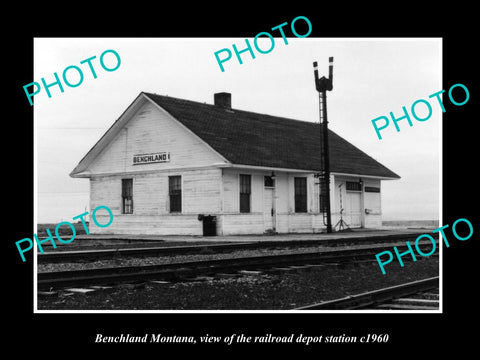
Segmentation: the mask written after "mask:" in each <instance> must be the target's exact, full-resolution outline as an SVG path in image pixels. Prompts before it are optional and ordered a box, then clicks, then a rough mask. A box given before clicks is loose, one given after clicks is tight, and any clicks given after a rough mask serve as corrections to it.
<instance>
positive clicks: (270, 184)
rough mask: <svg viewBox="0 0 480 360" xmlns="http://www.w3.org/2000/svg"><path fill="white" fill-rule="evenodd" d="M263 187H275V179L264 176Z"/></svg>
mask: <svg viewBox="0 0 480 360" xmlns="http://www.w3.org/2000/svg"><path fill="white" fill-rule="evenodd" d="M263 182H264V185H265V187H275V179H274V178H273V177H272V176H264V181H263Z"/></svg>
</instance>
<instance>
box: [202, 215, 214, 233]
mask: <svg viewBox="0 0 480 360" xmlns="http://www.w3.org/2000/svg"><path fill="white" fill-rule="evenodd" d="M203 236H217V217H216V216H213V215H204V216H203Z"/></svg>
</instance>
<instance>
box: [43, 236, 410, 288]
mask: <svg viewBox="0 0 480 360" xmlns="http://www.w3.org/2000/svg"><path fill="white" fill-rule="evenodd" d="M397 247H398V249H399V251H404V250H406V249H407V246H405V245H403V246H400V245H399V246H397ZM385 248H391V244H388V245H375V246H364V247H361V248H354V249H339V248H332V249H328V250H324V251H321V252H319V251H314V252H302V253H293V254H282V255H266V256H251V257H241V258H235V257H231V258H227V259H216V260H202V261H187V262H178V263H166V264H159V265H144V266H125V267H111V268H96V269H84V270H70V271H55V272H39V273H37V277H38V278H37V286H38V288H39V289H52V288H55V289H59V288H64V287H69V286H70V287H72V286H86V285H108V284H118V283H125V282H138V281H146V280H167V281H182V280H184V279H188V278H189V277H196V276H201V275H211V274H218V273H233V272H238V271H240V270H244V271H245V270H258V269H260V270H265V269H278V268H279V267H285V266H295V265H296V266H298V265H302V266H305V265H315V264H324V263H343V262H351V261H376V259H375V254H377V253H378V252H379V251H382V250H384V249H385Z"/></svg>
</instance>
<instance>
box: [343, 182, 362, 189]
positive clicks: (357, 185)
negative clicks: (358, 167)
mask: <svg viewBox="0 0 480 360" xmlns="http://www.w3.org/2000/svg"><path fill="white" fill-rule="evenodd" d="M346 189H347V190H348V191H362V183H360V182H355V181H347V184H346Z"/></svg>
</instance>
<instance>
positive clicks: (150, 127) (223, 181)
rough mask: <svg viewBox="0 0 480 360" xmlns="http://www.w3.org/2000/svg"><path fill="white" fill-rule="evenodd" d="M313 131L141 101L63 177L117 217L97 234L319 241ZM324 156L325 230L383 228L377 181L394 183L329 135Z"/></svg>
mask: <svg viewBox="0 0 480 360" xmlns="http://www.w3.org/2000/svg"><path fill="white" fill-rule="evenodd" d="M319 127H320V126H319V124H318V123H313V122H306V121H298V120H292V119H287V118H282V117H277V116H270V115H265V114H258V113H254V112H249V111H242V110H237V109H233V108H232V107H231V95H230V94H229V93H217V94H215V95H214V104H213V105H211V104H204V103H200V102H195V101H189V100H183V99H178V98H173V97H169V96H160V95H156V94H150V93H144V92H142V93H140V95H138V97H137V98H136V99H135V100H134V101H133V103H132V104H131V105H130V106H129V107H128V108H127V109H126V110H125V111H124V113H123V114H122V115H121V116H120V118H119V119H118V120H117V121H116V122H115V123H114V124H113V125H112V126H111V127H110V128H109V129H108V130H107V132H106V133H105V134H104V135H103V136H102V138H101V139H100V140H99V141H98V142H97V143H96V144H95V145H94V146H93V148H92V149H91V150H90V151H89V152H88V153H87V154H86V155H85V156H84V157H83V159H82V160H81V161H80V162H79V164H78V165H77V166H76V167H75V169H74V170H73V171H72V172H71V174H70V176H72V177H74V178H88V179H90V208H91V209H93V208H95V207H97V206H100V205H106V206H108V207H109V208H110V209H111V210H112V212H113V214H114V219H113V222H112V224H111V225H110V226H108V227H106V228H100V227H92V229H91V232H92V233H96V234H99V233H105V234H106V233H110V234H158V235H170V234H175V235H214V234H218V235H236V234H263V233H265V232H272V231H273V232H278V233H305V232H310V233H311V232H323V231H325V229H326V226H325V224H324V216H323V212H322V211H321V210H322V207H323V205H322V198H323V197H322V196H320V195H321V194H320V186H319V184H318V178H317V177H316V176H315V175H316V174H317V173H318V172H319V170H320V151H321V150H320V143H319V141H320V140H319V139H320V136H319V131H320V130H319ZM329 149H330V150H329V151H330V171H331V175H330V181H331V182H330V198H331V214H332V226H335V224H337V222H338V221H339V219H340V214H341V215H342V218H343V220H344V221H345V222H346V223H347V224H348V225H349V226H350V227H351V228H355V227H357V228H360V227H361V228H374V227H378V226H381V221H382V219H381V215H382V208H381V181H382V180H389V179H398V178H399V176H398V175H397V174H395V173H394V172H392V171H391V170H389V169H388V168H386V167H385V166H383V165H382V164H380V163H379V162H377V161H376V160H374V159H373V158H371V157H370V156H368V155H367V154H365V153H364V152H362V151H361V150H359V149H358V148H356V147H355V146H353V145H352V144H350V143H349V142H348V141H346V140H344V139H343V138H341V137H340V136H338V135H337V134H335V133H334V132H333V131H331V130H329ZM105 216H106V217H108V215H107V214H105ZM96 217H97V219H98V221H99V222H100V223H102V221H103V222H104V223H106V222H108V219H107V218H106V219H102V218H101V216H100V213H97V216H96Z"/></svg>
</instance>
